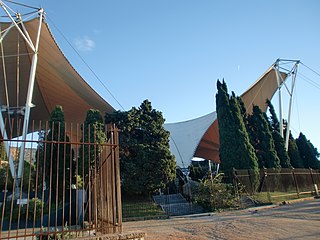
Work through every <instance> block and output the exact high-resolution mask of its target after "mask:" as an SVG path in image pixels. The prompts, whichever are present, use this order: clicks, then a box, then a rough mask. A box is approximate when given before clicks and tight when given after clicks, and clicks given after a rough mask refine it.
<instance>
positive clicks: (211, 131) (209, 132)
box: [165, 67, 286, 168]
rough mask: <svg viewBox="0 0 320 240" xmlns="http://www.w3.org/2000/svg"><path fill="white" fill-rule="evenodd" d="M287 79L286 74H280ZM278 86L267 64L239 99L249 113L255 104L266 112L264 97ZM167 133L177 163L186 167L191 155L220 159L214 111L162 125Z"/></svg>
mask: <svg viewBox="0 0 320 240" xmlns="http://www.w3.org/2000/svg"><path fill="white" fill-rule="evenodd" d="M280 74H281V78H282V79H286V74H285V73H282V72H281V73H280ZM277 88H278V82H277V77H276V70H274V68H273V67H270V68H269V69H268V70H267V71H266V72H265V73H264V74H263V75H262V76H261V77H260V78H259V79H258V80H257V81H256V82H255V83H254V84H253V85H252V86H251V87H250V88H249V89H248V90H247V91H245V92H244V93H243V94H242V95H241V98H242V100H243V102H244V104H245V107H246V109H247V112H248V113H251V112H252V106H253V105H257V106H259V107H260V108H261V109H262V110H263V111H266V109H267V106H266V100H267V99H271V98H272V97H273V95H274V93H275V92H276V90H277ZM165 128H166V130H168V131H169V132H170V150H171V153H172V154H174V155H175V158H176V162H177V165H178V166H179V167H181V168H186V167H188V166H189V165H190V164H191V160H192V158H193V157H199V158H204V159H208V160H212V161H214V162H216V163H219V162H220V158H219V129H218V121H217V114H216V112H212V113H210V114H207V115H205V116H203V117H199V118H195V119H192V120H189V121H184V122H178V123H168V124H165Z"/></svg>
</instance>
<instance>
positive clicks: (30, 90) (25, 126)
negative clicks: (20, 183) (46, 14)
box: [17, 9, 43, 179]
mask: <svg viewBox="0 0 320 240" xmlns="http://www.w3.org/2000/svg"><path fill="white" fill-rule="evenodd" d="M39 14H40V16H39V26H38V33H37V39H36V44H35V51H34V55H33V57H32V63H31V69H30V76H29V85H28V93H27V100H26V108H25V115H24V121H23V130H22V140H23V141H22V143H21V147H20V155H19V166H18V173H17V179H20V178H21V174H22V169H23V162H24V152H25V144H26V143H25V141H24V140H26V138H27V132H28V127H29V117H30V109H31V107H32V106H33V104H32V97H33V89H34V82H35V77H36V69H37V63H38V48H39V41H40V32H41V26H42V20H43V9H40V10H39Z"/></svg>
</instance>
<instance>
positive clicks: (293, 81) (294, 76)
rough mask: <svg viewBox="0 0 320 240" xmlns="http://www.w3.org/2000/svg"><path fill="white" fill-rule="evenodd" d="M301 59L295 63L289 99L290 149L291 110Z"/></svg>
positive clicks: (288, 133)
mask: <svg viewBox="0 0 320 240" xmlns="http://www.w3.org/2000/svg"><path fill="white" fill-rule="evenodd" d="M298 66H299V61H297V63H296V64H295V65H294V67H293V71H292V85H291V92H290V101H289V113H288V123H287V132H286V137H285V148H286V150H287V151H288V148H289V135H290V123H291V112H292V99H293V91H294V87H295V83H296V76H297V71H298Z"/></svg>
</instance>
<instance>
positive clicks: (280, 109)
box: [274, 59, 283, 137]
mask: <svg viewBox="0 0 320 240" xmlns="http://www.w3.org/2000/svg"><path fill="white" fill-rule="evenodd" d="M274 69H275V72H276V77H277V83H278V94H279V123H280V126H279V128H280V129H279V131H280V135H281V137H283V115H282V96H281V85H282V83H281V81H280V79H281V76H280V71H279V59H278V60H277V61H276V63H275V65H274Z"/></svg>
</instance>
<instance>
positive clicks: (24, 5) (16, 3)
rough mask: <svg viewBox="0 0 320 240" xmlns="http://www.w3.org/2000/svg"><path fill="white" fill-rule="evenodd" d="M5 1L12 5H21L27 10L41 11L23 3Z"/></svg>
mask: <svg viewBox="0 0 320 240" xmlns="http://www.w3.org/2000/svg"><path fill="white" fill-rule="evenodd" d="M4 1H5V2H9V3H12V4H15V5H19V6H22V7H27V8H31V9H36V10H38V9H39V8H36V7H32V6H30V5H26V4H23V3H18V2H14V1H11V0H4Z"/></svg>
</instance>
